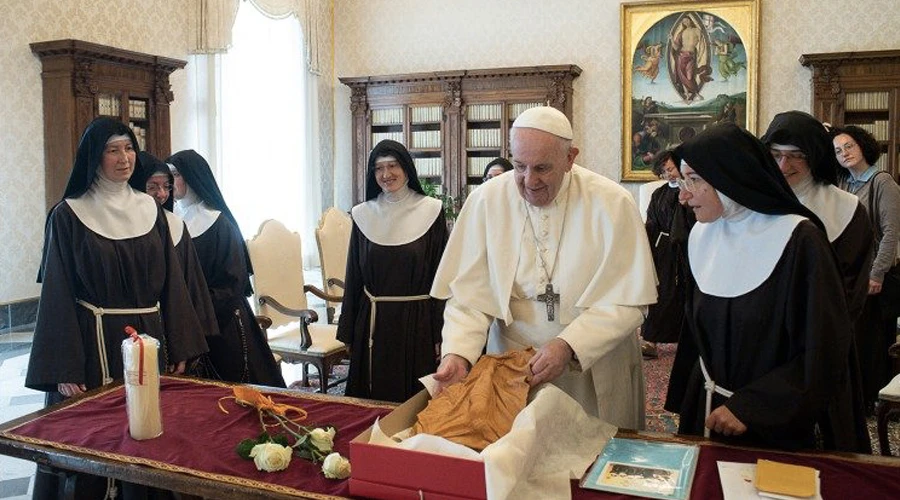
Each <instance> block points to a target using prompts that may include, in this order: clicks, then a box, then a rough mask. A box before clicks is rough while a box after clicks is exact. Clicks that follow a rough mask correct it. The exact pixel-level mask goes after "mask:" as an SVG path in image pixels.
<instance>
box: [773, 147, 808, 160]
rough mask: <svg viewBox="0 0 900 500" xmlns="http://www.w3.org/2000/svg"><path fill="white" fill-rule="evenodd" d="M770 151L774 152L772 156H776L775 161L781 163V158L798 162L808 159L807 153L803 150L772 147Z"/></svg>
mask: <svg viewBox="0 0 900 500" xmlns="http://www.w3.org/2000/svg"><path fill="white" fill-rule="evenodd" d="M769 152H770V153H772V158H775V163H781V160H787V161H788V162H798V161H802V160H805V159H806V154H805V153H803V152H802V151H782V150H780V149H770V150H769Z"/></svg>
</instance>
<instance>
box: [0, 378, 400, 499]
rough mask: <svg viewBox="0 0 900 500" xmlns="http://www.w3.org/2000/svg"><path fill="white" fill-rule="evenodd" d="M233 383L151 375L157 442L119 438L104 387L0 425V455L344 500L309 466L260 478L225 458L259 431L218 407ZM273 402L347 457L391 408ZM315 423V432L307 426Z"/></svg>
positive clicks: (286, 397)
mask: <svg viewBox="0 0 900 500" xmlns="http://www.w3.org/2000/svg"><path fill="white" fill-rule="evenodd" d="M232 387H233V384H227V383H221V382H214V381H208V380H199V379H191V378H186V377H171V376H164V377H161V388H162V390H161V392H160V400H161V407H162V415H163V435H162V436H160V437H158V438H155V439H151V440H146V441H135V440H133V439H131V438H130V437H129V436H128V418H127V415H126V409H125V397H124V387H123V386H122V384H121V382H118V383H114V384H110V385H107V386H104V387H101V388H98V389H95V390H93V391H89V392H88V393H86V394H84V395H81V396H79V397H75V398H71V399H70V400H67V401H65V402H63V403H61V404H60V405H56V406H53V407H50V408H45V409H43V410H39V411H37V412H34V413H31V414H29V415H25V416H23V417H21V418H18V419H16V420H13V421H11V422H8V423H6V424H3V425H0V453H2V454H5V455H10V456H13V457H16V458H21V459H25V460H30V461H33V462H37V463H39V464H44V465H50V466H52V467H54V468H59V469H64V470H68V471H75V472H86V473H90V474H94V475H99V476H106V477H111V478H114V479H119V480H124V481H128V482H131V483H137V484H145V485H149V486H155V487H158V488H163V489H167V490H172V491H176V492H181V493H186V494H190V495H199V496H202V497H206V498H215V499H231V498H234V499H245V498H258V497H261V496H265V497H267V498H285V499H287V498H291V499H296V498H298V497H299V498H316V499H331V498H345V497H347V496H348V495H349V487H348V484H347V481H346V480H344V481H338V480H329V479H325V477H324V475H323V474H322V472H321V470H320V468H319V467H320V466H319V465H315V464H312V463H311V462H308V461H306V460H303V459H300V458H298V457H294V458H293V459H292V460H291V464H290V466H289V468H288V469H287V470H285V471H282V472H275V473H267V472H260V471H257V470H256V467H255V465H254V464H253V462H252V461H250V460H244V459H242V458H240V457H239V456H238V455H237V453H236V452H235V447H236V446H237V444H238V443H239V442H240V441H241V440H243V439H247V438H255V437H257V436H258V435H259V434H260V433H261V432H262V429H261V426H260V423H259V418H258V416H257V412H256V410H254V409H252V408H242V407H239V406H237V405H236V404H234V402H233V401H223V402H222V404H223V407H225V408H226V409H227V410H228V411H229V414H224V413H222V411H221V410H220V409H219V407H218V405H219V400H220V398H222V397H227V396H229V395H231V394H232ZM261 389H263V390H264V392H265V394H267V395H271V396H272V398H273V400H274V401H275V402H276V403H285V404H291V405H295V406H300V407H302V408H304V409H305V410H306V411H307V412H308V413H309V416H308V417H307V421H306V422H304V423H307V424H308V425H310V426H321V425H324V424H330V425H333V426H334V427H336V428H337V429H338V433H337V436H336V437H335V440H334V450H335V451H337V452H338V453H340V454H341V455H343V456H345V457H349V452H350V446H349V443H350V440H351V439H353V438H354V437H356V436H357V435H358V434H360V433H361V432H363V431H364V430H365V429H367V428H369V427H370V426H371V425H372V422H374V420H375V418H376V417H379V416H381V415H385V414H387V413H389V412H390V411H391V410H392V409H393V408H394V407H395V405H394V404H393V403H384V402H377V401H366V400H361V399H354V398H341V397H336V396H328V395H322V394H310V393H300V392H297V391H288V390H285V389H275V388H269V387H266V388H261ZM316 424H317V425H316Z"/></svg>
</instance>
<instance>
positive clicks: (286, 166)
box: [217, 2, 318, 264]
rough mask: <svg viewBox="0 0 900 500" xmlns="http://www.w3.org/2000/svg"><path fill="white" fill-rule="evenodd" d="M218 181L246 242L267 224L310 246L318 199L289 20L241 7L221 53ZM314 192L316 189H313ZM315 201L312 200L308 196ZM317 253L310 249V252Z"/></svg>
mask: <svg viewBox="0 0 900 500" xmlns="http://www.w3.org/2000/svg"><path fill="white" fill-rule="evenodd" d="M220 61H221V64H220V75H219V79H218V80H219V82H220V85H219V92H220V95H219V98H218V99H217V100H218V102H219V103H220V107H219V117H218V119H217V121H218V123H219V131H220V133H221V136H220V137H219V140H218V143H219V144H220V149H219V150H220V151H221V156H220V158H221V161H220V163H221V165H220V166H219V172H218V176H219V184H220V186H221V188H222V192H223V194H224V196H225V199H226V201H227V202H228V205H229V207H230V208H231V211H232V212H233V213H234V216H235V218H236V219H237V220H238V224H239V225H240V228H241V232H242V233H243V234H244V237H245V238H251V237H253V235H255V234H256V232H257V230H258V229H259V225H260V224H261V223H262V222H263V221H264V220H266V219H278V220H279V221H281V222H283V223H284V224H285V226H287V227H288V228H290V229H292V230H295V231H299V232H301V234H302V235H303V239H304V245H303V246H304V261H305V262H306V263H307V264H312V263H313V262H314V261H315V260H316V259H312V260H311V259H310V258H307V256H308V255H309V254H308V253H307V251H306V249H308V248H312V249H313V250H314V249H315V244H312V245H310V243H313V241H314V240H310V239H309V236H308V235H307V234H310V235H311V234H312V230H313V228H314V227H315V226H314V222H313V224H312V225H310V223H309V221H310V220H312V221H314V220H315V219H314V218H315V217H316V215H317V213H314V211H315V210H316V206H317V203H318V199H312V200H311V199H309V198H310V197H309V196H308V195H307V194H306V193H308V192H310V191H311V190H310V189H309V186H310V185H317V184H318V183H317V182H316V181H315V179H312V177H314V176H313V175H312V174H311V171H310V162H309V161H308V158H309V151H308V150H309V147H307V146H306V144H307V133H308V131H307V118H306V117H307V115H308V109H307V104H306V103H307V98H306V85H307V81H306V79H307V75H308V72H307V71H306V63H305V52H304V49H303V36H302V33H301V28H300V23H299V21H298V20H297V19H296V18H295V17H294V16H288V17H286V18H283V19H272V18H270V17H267V16H266V15H265V14H263V13H261V12H260V11H259V10H258V9H257V8H255V6H254V5H253V4H252V2H241V5H240V8H239V10H238V14H237V19H236V20H235V24H234V30H233V35H232V47H231V48H230V49H229V50H228V52H227V53H226V54H224V55H222V56H221V60H220ZM312 191H313V192H316V191H315V190H312ZM313 198H315V197H313ZM312 255H315V252H312Z"/></svg>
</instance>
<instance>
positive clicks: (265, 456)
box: [250, 443, 294, 472]
mask: <svg viewBox="0 0 900 500" xmlns="http://www.w3.org/2000/svg"><path fill="white" fill-rule="evenodd" d="M293 453H294V449H293V448H290V447H288V446H281V445H280V444H278V443H262V444H258V445H256V446H254V447H253V449H252V450H250V457H251V458H253V463H254V464H256V469H257V470H264V471H266V472H275V471H279V470H284V469H287V466H288V465H290V463H291V455H293Z"/></svg>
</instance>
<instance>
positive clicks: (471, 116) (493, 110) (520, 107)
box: [466, 102, 544, 122]
mask: <svg viewBox="0 0 900 500" xmlns="http://www.w3.org/2000/svg"><path fill="white" fill-rule="evenodd" d="M543 105H544V103H542V102H516V103H512V104H509V105H508V112H509V119H510V120H515V119H516V117H518V116H519V115H520V114H522V112H523V111H525V110H526V109H529V108H534V107H537V106H543ZM502 111H503V108H502V107H501V105H500V104H470V105H468V106H467V107H466V119H467V120H468V121H470V122H491V121H499V120H501V119H502V116H501V113H502Z"/></svg>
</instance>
